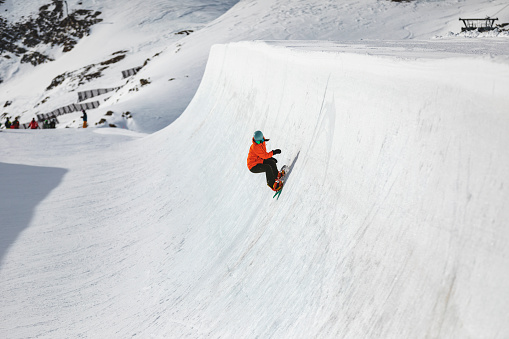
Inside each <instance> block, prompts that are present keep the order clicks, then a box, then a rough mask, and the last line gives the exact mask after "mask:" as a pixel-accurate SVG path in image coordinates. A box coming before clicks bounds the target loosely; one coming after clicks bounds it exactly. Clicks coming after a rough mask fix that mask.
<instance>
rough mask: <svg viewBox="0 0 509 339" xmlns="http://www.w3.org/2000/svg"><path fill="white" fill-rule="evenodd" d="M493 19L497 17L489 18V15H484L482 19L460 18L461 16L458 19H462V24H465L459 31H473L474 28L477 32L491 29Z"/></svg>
mask: <svg viewBox="0 0 509 339" xmlns="http://www.w3.org/2000/svg"><path fill="white" fill-rule="evenodd" d="M495 20H498V18H490V17H486V18H484V19H462V18H460V21H463V24H464V25H465V27H461V31H462V32H465V31H473V30H476V29H477V30H478V31H479V32H485V31H491V30H492V29H493V25H494V23H495Z"/></svg>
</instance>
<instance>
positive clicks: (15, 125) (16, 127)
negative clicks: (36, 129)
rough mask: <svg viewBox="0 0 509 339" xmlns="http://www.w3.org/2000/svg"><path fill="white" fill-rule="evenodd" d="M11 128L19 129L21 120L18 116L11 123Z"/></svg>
mask: <svg viewBox="0 0 509 339" xmlns="http://www.w3.org/2000/svg"><path fill="white" fill-rule="evenodd" d="M11 129H19V121H18V118H17V117H16V118H14V122H13V123H12V125H11Z"/></svg>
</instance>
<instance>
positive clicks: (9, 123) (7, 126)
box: [5, 118, 12, 129]
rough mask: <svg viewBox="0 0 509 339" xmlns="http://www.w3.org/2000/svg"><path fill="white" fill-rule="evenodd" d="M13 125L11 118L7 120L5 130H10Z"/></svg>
mask: <svg viewBox="0 0 509 339" xmlns="http://www.w3.org/2000/svg"><path fill="white" fill-rule="evenodd" d="M11 125H12V124H11V121H10V120H9V118H7V120H6V121H5V128H6V129H9V128H11Z"/></svg>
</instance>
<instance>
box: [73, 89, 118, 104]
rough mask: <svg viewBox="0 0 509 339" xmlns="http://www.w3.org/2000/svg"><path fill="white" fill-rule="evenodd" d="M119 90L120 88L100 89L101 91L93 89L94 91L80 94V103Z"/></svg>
mask: <svg viewBox="0 0 509 339" xmlns="http://www.w3.org/2000/svg"><path fill="white" fill-rule="evenodd" d="M119 88H120V87H115V88H99V89H93V90H90V91H83V92H78V102H82V101H85V100H87V99H90V98H93V97H96V96H98V95H101V94H105V93H108V92H112V91H115V90H117V89H119Z"/></svg>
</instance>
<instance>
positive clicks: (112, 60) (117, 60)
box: [101, 54, 125, 65]
mask: <svg viewBox="0 0 509 339" xmlns="http://www.w3.org/2000/svg"><path fill="white" fill-rule="evenodd" d="M124 58H125V54H121V55H119V56H116V57H114V58H112V59H110V60H106V61H103V62H101V65H110V64H114V63H116V62H119V61H120V60H122V59H124Z"/></svg>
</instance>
